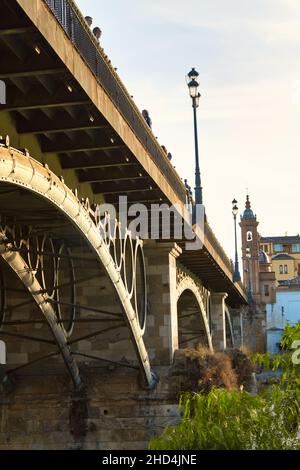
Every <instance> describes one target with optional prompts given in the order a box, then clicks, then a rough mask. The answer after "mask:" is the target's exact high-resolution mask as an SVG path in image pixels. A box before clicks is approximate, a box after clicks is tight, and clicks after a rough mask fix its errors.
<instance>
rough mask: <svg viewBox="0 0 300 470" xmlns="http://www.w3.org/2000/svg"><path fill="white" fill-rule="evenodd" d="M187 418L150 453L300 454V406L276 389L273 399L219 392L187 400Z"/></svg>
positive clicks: (189, 396)
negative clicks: (196, 451)
mask: <svg viewBox="0 0 300 470" xmlns="http://www.w3.org/2000/svg"><path fill="white" fill-rule="evenodd" d="M180 406H181V407H182V408H183V418H182V421H181V422H180V424H179V425H178V426H176V427H168V428H167V429H166V430H165V431H164V433H163V434H162V436H161V437H158V438H155V439H153V440H152V441H151V442H150V446H149V448H150V450H179V449H180V450H196V449H201V450H237V449H240V450H272V449H281V450H287V449H290V450H291V449H300V439H299V424H300V423H299V405H298V402H297V400H295V399H294V397H293V396H292V395H291V396H289V395H288V394H286V393H285V392H283V391H281V390H280V388H279V387H272V389H271V390H270V393H269V396H268V397H262V396H253V395H251V394H250V393H248V392H241V391H235V390H231V391H230V392H228V391H227V390H224V389H216V388H213V389H212V390H211V391H210V392H209V393H208V394H204V393H199V394H190V393H187V394H185V395H183V396H182V398H181V402H180Z"/></svg>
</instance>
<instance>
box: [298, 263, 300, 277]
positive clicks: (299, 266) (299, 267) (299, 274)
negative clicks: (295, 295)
mask: <svg viewBox="0 0 300 470" xmlns="http://www.w3.org/2000/svg"><path fill="white" fill-rule="evenodd" d="M298 276H300V264H298Z"/></svg>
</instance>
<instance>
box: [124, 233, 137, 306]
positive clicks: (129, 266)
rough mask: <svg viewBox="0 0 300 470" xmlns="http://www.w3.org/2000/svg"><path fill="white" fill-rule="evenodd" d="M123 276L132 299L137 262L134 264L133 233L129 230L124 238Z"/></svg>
mask: <svg viewBox="0 0 300 470" xmlns="http://www.w3.org/2000/svg"><path fill="white" fill-rule="evenodd" d="M123 261H124V264H123V278H124V283H125V287H126V290H127V292H128V296H129V298H130V299H131V298H132V296H133V290H134V277H135V264H134V249H133V242H132V238H131V233H130V232H129V231H128V230H127V231H126V235H125V240H124V251H123Z"/></svg>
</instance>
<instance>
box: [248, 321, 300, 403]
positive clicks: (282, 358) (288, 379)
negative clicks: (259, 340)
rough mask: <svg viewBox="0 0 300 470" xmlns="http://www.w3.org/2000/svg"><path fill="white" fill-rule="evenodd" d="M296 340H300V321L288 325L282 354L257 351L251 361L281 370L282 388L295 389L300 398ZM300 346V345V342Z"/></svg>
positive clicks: (274, 369) (273, 369)
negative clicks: (259, 352) (293, 324)
mask: <svg viewBox="0 0 300 470" xmlns="http://www.w3.org/2000/svg"><path fill="white" fill-rule="evenodd" d="M295 341H299V342H300V323H297V325H295V326H291V325H287V326H286V327H285V329H284V333H283V337H282V341H281V350H282V352H281V353H280V354H270V353H266V354H258V353H256V354H253V355H252V356H251V361H252V362H253V364H255V365H256V366H259V367H262V368H263V369H264V370H272V371H276V370H279V371H280V372H281V379H280V386H281V388H282V389H283V390H293V391H294V393H295V394H296V395H297V397H298V398H300V364H297V363H296V362H295V359H296V358H298V357H299V355H300V354H299V353H297V352H296V351H295V348H294V343H295ZM296 347H297V346H296ZM298 347H300V344H299V345H298Z"/></svg>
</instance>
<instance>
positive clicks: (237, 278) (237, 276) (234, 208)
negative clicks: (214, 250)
mask: <svg viewBox="0 0 300 470" xmlns="http://www.w3.org/2000/svg"><path fill="white" fill-rule="evenodd" d="M238 212H239V208H238V206H237V200H236V199H234V200H233V201H232V215H233V219H234V242H235V263H234V273H233V282H239V281H240V280H241V275H240V271H239V258H238V252H237V236H236V216H237V215H238Z"/></svg>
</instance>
